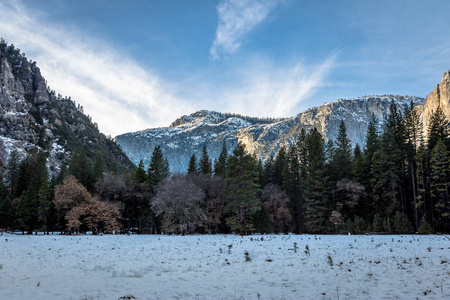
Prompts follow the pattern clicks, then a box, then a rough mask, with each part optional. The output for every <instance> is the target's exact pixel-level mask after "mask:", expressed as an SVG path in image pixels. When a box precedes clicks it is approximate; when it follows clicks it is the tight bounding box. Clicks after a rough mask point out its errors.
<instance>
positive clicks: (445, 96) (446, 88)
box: [422, 71, 450, 133]
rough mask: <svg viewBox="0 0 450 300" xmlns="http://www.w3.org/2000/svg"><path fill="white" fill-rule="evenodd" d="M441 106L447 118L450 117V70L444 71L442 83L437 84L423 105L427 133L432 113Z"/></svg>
mask: <svg viewBox="0 0 450 300" xmlns="http://www.w3.org/2000/svg"><path fill="white" fill-rule="evenodd" d="M439 106H440V107H441V109H442V111H443V112H444V113H445V115H446V116H447V118H449V117H450V71H447V72H445V73H444V76H442V79H441V83H439V84H437V85H436V87H435V88H434V90H433V91H431V93H430V94H429V95H428V96H427V98H426V99H425V103H424V104H423V107H422V117H423V125H424V132H425V133H427V126H428V124H429V122H430V119H431V115H432V114H433V112H434V111H436V109H437V108H438V107H439Z"/></svg>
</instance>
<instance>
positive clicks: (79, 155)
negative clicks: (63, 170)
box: [68, 147, 93, 190]
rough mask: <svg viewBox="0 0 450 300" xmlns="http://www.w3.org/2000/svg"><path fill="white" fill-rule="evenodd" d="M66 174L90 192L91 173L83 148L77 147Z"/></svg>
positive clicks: (91, 183) (91, 186) (91, 184)
mask: <svg viewBox="0 0 450 300" xmlns="http://www.w3.org/2000/svg"><path fill="white" fill-rule="evenodd" d="M68 173H69V174H70V175H73V176H75V178H76V179H77V180H78V181H79V182H80V183H81V184H82V185H83V186H84V187H86V188H87V189H88V190H92V188H93V182H92V173H91V168H90V166H89V163H88V160H87V156H86V150H85V149H84V147H78V148H77V149H76V150H75V153H74V154H73V155H72V158H71V159H70V162H69V169H68Z"/></svg>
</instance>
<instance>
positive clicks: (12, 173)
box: [5, 150, 20, 197]
mask: <svg viewBox="0 0 450 300" xmlns="http://www.w3.org/2000/svg"><path fill="white" fill-rule="evenodd" d="M19 165H20V159H19V154H18V152H17V150H13V151H12V152H11V154H10V155H9V158H8V161H7V165H6V176H5V179H6V186H7V187H9V188H10V192H11V194H12V195H13V196H15V197H19V196H20V195H19V194H18V192H17V185H18V181H19V172H20V170H19Z"/></svg>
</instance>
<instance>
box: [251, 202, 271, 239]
mask: <svg viewBox="0 0 450 300" xmlns="http://www.w3.org/2000/svg"><path fill="white" fill-rule="evenodd" d="M253 223H254V228H255V232H259V233H271V232H272V228H271V226H270V218H269V214H268V213H267V210H266V208H265V207H264V205H261V209H260V210H259V211H257V212H256V213H255V216H254V220H253Z"/></svg>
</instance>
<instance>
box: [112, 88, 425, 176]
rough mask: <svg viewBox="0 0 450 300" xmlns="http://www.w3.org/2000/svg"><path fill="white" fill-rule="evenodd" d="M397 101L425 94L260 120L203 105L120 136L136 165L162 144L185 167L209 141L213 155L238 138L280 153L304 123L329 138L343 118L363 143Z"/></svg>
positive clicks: (260, 153)
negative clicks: (164, 124)
mask: <svg viewBox="0 0 450 300" xmlns="http://www.w3.org/2000/svg"><path fill="white" fill-rule="evenodd" d="M391 101H394V102H395V103H396V104H397V106H398V107H399V109H400V110H404V109H405V108H406V107H408V106H409V105H410V103H411V101H412V102H413V103H414V105H416V106H418V107H422V105H423V103H424V99H422V98H419V97H409V96H392V95H385V96H373V97H369V96H367V97H361V98H356V99H339V100H337V101H334V102H331V103H327V104H324V105H322V106H320V107H314V108H311V109H308V110H307V111H305V112H303V113H300V114H298V115H297V116H295V117H292V118H286V119H260V118H251V117H244V116H240V115H233V114H223V113H219V112H214V111H207V110H202V111H199V112H196V113H193V114H191V115H189V116H183V117H181V118H179V119H177V120H176V121H175V122H173V123H172V124H171V125H170V126H169V127H164V128H153V129H146V130H143V131H139V132H134V133H126V134H123V135H119V136H117V137H116V138H115V141H116V142H117V144H119V145H120V147H121V148H122V150H123V151H124V152H125V153H126V154H127V155H128V157H130V159H131V160H132V161H133V162H134V163H135V164H138V163H139V161H140V160H142V161H143V162H144V164H145V165H148V164H149V162H150V157H151V154H152V151H153V149H154V147H155V146H157V145H160V146H161V148H162V151H163V153H164V155H165V156H166V157H167V158H168V160H169V163H170V166H171V168H172V171H174V172H185V171H186V169H187V166H188V162H189V159H190V157H191V155H192V154H196V156H197V157H200V155H201V151H202V149H203V146H204V145H206V147H207V150H208V153H209V156H210V157H211V158H217V157H218V156H219V153H220V151H221V149H222V143H223V142H225V143H226V145H227V148H228V151H229V152H231V151H232V150H233V149H234V147H235V146H236V145H237V143H238V141H242V142H244V143H245V144H246V147H247V150H249V151H250V152H251V153H255V154H256V156H257V157H259V158H261V159H263V160H264V159H266V158H268V157H269V156H270V155H275V154H276V153H277V151H278V149H279V148H280V146H281V145H289V144H291V143H293V142H294V141H295V139H296V137H297V135H298V133H299V132H300V131H301V129H302V128H304V129H305V130H306V131H309V130H310V129H312V128H314V127H317V129H318V130H319V131H320V132H322V133H323V134H324V135H325V137H326V138H327V139H333V140H334V139H335V138H336V136H337V134H338V129H339V123H340V122H341V120H343V121H344V122H345V125H346V127H347V134H348V136H349V138H350V139H351V140H352V143H353V145H355V144H356V143H358V144H360V145H362V144H364V138H365V134H366V131H367V125H368V123H369V121H370V118H371V115H372V113H374V114H375V116H376V117H377V119H378V120H379V122H380V124H379V125H380V126H381V123H382V121H383V119H384V117H385V116H387V114H388V112H389V105H390V103H391Z"/></svg>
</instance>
